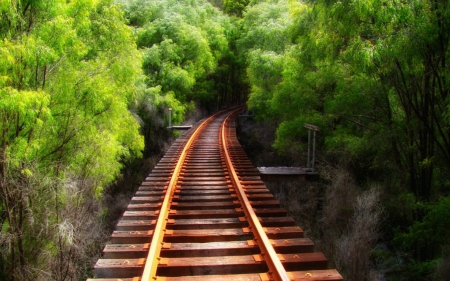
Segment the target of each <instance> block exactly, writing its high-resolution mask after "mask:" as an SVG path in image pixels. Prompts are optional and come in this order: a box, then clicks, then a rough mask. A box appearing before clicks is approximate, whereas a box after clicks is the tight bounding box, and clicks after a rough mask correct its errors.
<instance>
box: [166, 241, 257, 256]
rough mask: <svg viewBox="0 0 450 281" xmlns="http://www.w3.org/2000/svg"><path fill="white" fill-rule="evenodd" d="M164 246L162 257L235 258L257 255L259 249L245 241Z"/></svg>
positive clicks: (170, 244) (169, 244)
mask: <svg viewBox="0 0 450 281" xmlns="http://www.w3.org/2000/svg"><path fill="white" fill-rule="evenodd" d="M166 244H167V246H163V250H162V254H161V256H162V257H180V258H181V257H212V256H237V255H253V254H257V253H259V248H258V247H257V246H256V245H250V244H249V243H247V241H229V242H207V243H166Z"/></svg>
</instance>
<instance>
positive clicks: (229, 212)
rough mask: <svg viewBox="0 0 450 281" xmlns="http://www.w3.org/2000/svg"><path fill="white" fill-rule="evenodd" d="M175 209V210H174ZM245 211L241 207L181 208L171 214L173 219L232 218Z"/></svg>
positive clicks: (170, 216)
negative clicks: (213, 208)
mask: <svg viewBox="0 0 450 281" xmlns="http://www.w3.org/2000/svg"><path fill="white" fill-rule="evenodd" d="M174 211H175V210H174ZM242 215H243V212H242V210H239V209H223V210H220V209H219V210H179V211H176V213H175V214H170V215H169V218H173V219H200V218H212V219H214V218H232V217H235V218H237V217H239V216H242Z"/></svg>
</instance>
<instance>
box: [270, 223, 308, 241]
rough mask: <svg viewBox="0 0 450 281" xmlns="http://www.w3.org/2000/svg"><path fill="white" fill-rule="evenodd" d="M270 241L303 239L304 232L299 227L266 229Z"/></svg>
mask: <svg viewBox="0 0 450 281" xmlns="http://www.w3.org/2000/svg"><path fill="white" fill-rule="evenodd" d="M264 230H265V231H266V234H267V236H268V237H269V238H270V239H287V238H303V230H302V229H301V228H300V227H298V226H290V227H264Z"/></svg>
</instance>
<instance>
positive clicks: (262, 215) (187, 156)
mask: <svg viewBox="0 0 450 281" xmlns="http://www.w3.org/2000/svg"><path fill="white" fill-rule="evenodd" d="M238 112H239V110H234V111H230V112H227V113H225V112H222V113H218V114H216V115H215V116H213V117H211V118H208V119H207V120H206V121H205V122H203V123H202V124H200V125H199V126H198V127H197V128H194V129H191V130H190V131H188V136H186V137H185V138H180V139H178V140H177V141H176V142H175V144H174V145H172V147H171V148H170V149H169V151H168V152H167V153H166V155H165V157H164V158H163V159H161V160H160V162H159V163H158V165H157V166H156V167H155V169H154V170H153V172H152V173H151V174H150V175H149V177H147V178H146V180H145V181H144V182H143V183H142V186H141V187H140V188H139V190H138V191H137V192H136V195H135V197H133V198H132V202H131V203H130V204H129V205H128V208H127V211H126V212H125V213H124V214H123V218H122V219H121V220H120V221H119V223H118V224H117V229H116V231H114V233H113V234H112V235H111V244H109V245H106V246H105V249H104V258H102V259H99V260H98V262H97V264H96V265H95V268H94V269H95V275H96V277H97V278H96V279H88V280H102V281H112V280H123V281H150V280H151V281H154V280H156V281H163V280H166V281H185V280H195V281H201V280H222V281H223V280H226V281H231V280H233V281H241V280H251V281H268V280H315V281H320V280H323V281H325V280H334V281H338V280H342V277H341V276H340V274H339V273H338V272H337V271H336V270H330V269H326V266H327V261H326V258H325V257H324V256H323V255H322V254H321V253H314V245H313V243H312V241H311V240H310V239H308V238H302V235H303V231H302V230H301V228H299V227H298V226H295V225H294V221H293V220H292V219H291V218H288V217H286V210H284V209H283V208H281V207H280V206H279V202H278V201H277V200H275V199H274V198H273V195H272V194H271V193H270V192H269V190H268V189H267V188H266V187H265V185H264V184H263V182H262V181H261V180H260V178H259V172H258V170H257V169H256V168H255V167H253V165H252V164H251V162H250V161H249V160H248V158H247V157H246V155H245V153H244V152H243V150H242V148H241V147H240V145H239V142H238V141H237V138H236V132H235V124H234V123H233V120H234V118H235V117H236V115H237V114H238Z"/></svg>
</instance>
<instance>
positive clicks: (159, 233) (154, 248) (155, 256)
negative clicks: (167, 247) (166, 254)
mask: <svg viewBox="0 0 450 281" xmlns="http://www.w3.org/2000/svg"><path fill="white" fill-rule="evenodd" d="M220 113H222V112H219V113H217V114H214V115H213V116H211V117H209V118H208V119H206V120H205V121H204V122H203V123H202V124H201V125H200V126H199V127H198V128H197V129H196V130H195V132H194V133H193V134H192V136H191V137H190V138H189V140H188V142H187V143H186V145H185V146H184V149H183V151H182V152H181V154H180V157H179V160H178V163H177V165H176V166H175V169H174V171H173V174H172V177H171V179H170V182H169V185H168V186H167V191H166V195H165V196H164V201H163V203H162V205H161V211H160V212H159V214H158V219H157V222H156V226H155V230H154V231H153V237H152V241H151V244H150V249H149V252H148V255H147V259H146V263H145V267H144V271H143V273H142V277H141V281H150V280H156V279H157V277H156V271H157V269H158V264H159V261H160V253H161V249H162V245H163V238H164V232H165V230H166V225H167V221H168V217H169V212H170V204H171V200H172V197H173V194H174V192H175V189H176V184H177V181H178V177H179V174H180V171H181V168H182V166H183V163H184V160H185V158H186V154H187V151H188V150H189V148H190V147H191V145H192V143H193V142H194V141H195V139H196V138H197V136H198V135H199V134H200V131H201V130H202V129H203V128H204V127H205V126H206V125H207V124H209V123H210V122H211V121H212V120H213V119H214V118H216V116H217V115H218V114H220Z"/></svg>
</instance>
